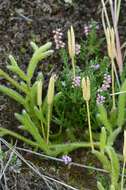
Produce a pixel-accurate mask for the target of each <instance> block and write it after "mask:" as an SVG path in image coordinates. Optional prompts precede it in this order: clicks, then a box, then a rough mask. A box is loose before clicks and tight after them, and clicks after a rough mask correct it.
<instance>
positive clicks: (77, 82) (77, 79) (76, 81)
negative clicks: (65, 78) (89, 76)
mask: <svg viewBox="0 0 126 190" xmlns="http://www.w3.org/2000/svg"><path fill="white" fill-rule="evenodd" d="M80 83H81V77H80V76H76V77H75V79H73V80H72V87H73V88H74V87H80Z"/></svg>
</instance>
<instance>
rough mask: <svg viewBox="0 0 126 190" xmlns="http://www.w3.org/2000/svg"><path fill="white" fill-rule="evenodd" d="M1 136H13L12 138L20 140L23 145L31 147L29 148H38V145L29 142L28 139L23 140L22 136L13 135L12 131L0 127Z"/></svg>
mask: <svg viewBox="0 0 126 190" xmlns="http://www.w3.org/2000/svg"><path fill="white" fill-rule="evenodd" d="M1 134H4V136H5V135H10V136H13V137H15V138H17V139H19V140H21V141H24V142H25V143H27V144H29V145H31V146H34V147H39V145H38V144H37V143H36V142H34V141H31V140H29V139H28V138H25V137H23V136H22V135H19V134H18V133H15V132H13V131H11V130H8V129H5V128H3V127H0V135H1Z"/></svg>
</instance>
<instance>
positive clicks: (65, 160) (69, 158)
mask: <svg viewBox="0 0 126 190" xmlns="http://www.w3.org/2000/svg"><path fill="white" fill-rule="evenodd" d="M62 160H63V162H64V164H66V165H67V164H69V163H70V162H72V159H71V157H69V156H67V155H64V156H62Z"/></svg>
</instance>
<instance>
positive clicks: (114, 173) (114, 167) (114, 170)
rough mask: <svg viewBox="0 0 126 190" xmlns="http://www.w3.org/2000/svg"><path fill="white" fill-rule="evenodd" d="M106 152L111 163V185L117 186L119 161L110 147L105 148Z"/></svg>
mask: <svg viewBox="0 0 126 190" xmlns="http://www.w3.org/2000/svg"><path fill="white" fill-rule="evenodd" d="M106 152H107V154H108V156H109V159H110V161H111V184H112V185H114V186H117V185H118V180H119V175H120V165H119V159H118V156H117V154H116V152H115V150H114V149H113V148H112V147H107V148H106Z"/></svg>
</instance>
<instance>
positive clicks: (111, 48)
mask: <svg viewBox="0 0 126 190" xmlns="http://www.w3.org/2000/svg"><path fill="white" fill-rule="evenodd" d="M105 33H106V40H107V49H108V55H109V58H110V60H111V75H112V94H113V96H112V102H113V106H112V109H113V110H114V109H116V103H115V75H114V72H115V71H116V67H115V62H114V59H115V57H116V46H115V33H114V29H113V28H107V29H106V30H105ZM115 73H116V72H115Z"/></svg>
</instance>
